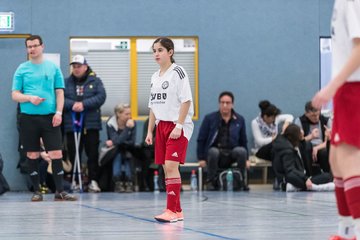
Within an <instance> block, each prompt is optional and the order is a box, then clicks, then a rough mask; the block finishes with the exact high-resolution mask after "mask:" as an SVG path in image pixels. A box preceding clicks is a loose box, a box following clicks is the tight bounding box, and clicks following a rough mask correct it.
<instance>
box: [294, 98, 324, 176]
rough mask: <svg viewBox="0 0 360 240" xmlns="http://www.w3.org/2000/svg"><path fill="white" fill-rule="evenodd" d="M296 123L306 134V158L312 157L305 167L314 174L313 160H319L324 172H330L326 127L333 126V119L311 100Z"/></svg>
mask: <svg viewBox="0 0 360 240" xmlns="http://www.w3.org/2000/svg"><path fill="white" fill-rule="evenodd" d="M295 124H296V125H298V126H299V127H300V128H301V130H302V131H303V133H304V136H305V142H306V147H305V151H306V154H307V157H306V158H307V159H310V162H305V165H306V166H305V167H306V168H307V170H308V171H309V173H310V174H311V175H312V174H313V173H312V172H313V171H312V162H318V163H319V165H320V168H321V169H322V170H323V171H324V172H330V165H329V152H328V150H327V148H326V142H327V139H326V136H325V130H326V127H327V128H331V120H330V119H329V118H327V117H325V116H323V115H322V114H321V112H320V109H317V108H315V107H313V106H312V104H311V101H309V102H307V103H306V104H305V114H303V115H302V116H301V117H299V118H297V119H295ZM311 159H312V162H311Z"/></svg>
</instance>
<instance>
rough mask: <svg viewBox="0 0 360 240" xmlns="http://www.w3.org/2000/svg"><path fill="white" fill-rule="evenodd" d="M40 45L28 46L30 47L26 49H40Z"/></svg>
mask: <svg viewBox="0 0 360 240" xmlns="http://www.w3.org/2000/svg"><path fill="white" fill-rule="evenodd" d="M40 46H41V44H35V45H30V46H26V48H27V49H32V48H37V47H40Z"/></svg>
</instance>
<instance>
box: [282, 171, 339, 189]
mask: <svg viewBox="0 0 360 240" xmlns="http://www.w3.org/2000/svg"><path fill="white" fill-rule="evenodd" d="M285 180H286V182H288V183H291V184H292V185H294V186H295V187H297V188H300V189H302V190H306V178H304V176H298V175H297V174H293V173H290V174H288V175H287V176H286V177H285ZM332 180H333V177H332V175H331V174H330V173H321V174H318V175H315V176H313V177H312V178H311V182H312V183H314V184H325V183H329V182H331V181H332Z"/></svg>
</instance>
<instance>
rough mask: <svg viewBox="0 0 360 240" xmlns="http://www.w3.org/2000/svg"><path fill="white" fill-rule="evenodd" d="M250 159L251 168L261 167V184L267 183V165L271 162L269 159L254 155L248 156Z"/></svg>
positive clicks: (269, 165) (270, 164)
mask: <svg viewBox="0 0 360 240" xmlns="http://www.w3.org/2000/svg"><path fill="white" fill-rule="evenodd" d="M249 160H250V166H251V167H253V168H262V179H263V180H262V182H263V184H266V183H267V178H268V167H271V166H272V163H271V162H270V161H267V160H264V159H261V158H258V157H256V156H254V155H252V156H250V157H249Z"/></svg>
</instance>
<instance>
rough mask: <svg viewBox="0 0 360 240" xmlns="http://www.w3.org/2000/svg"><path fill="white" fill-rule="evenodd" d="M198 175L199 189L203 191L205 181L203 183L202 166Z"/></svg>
mask: <svg viewBox="0 0 360 240" xmlns="http://www.w3.org/2000/svg"><path fill="white" fill-rule="evenodd" d="M198 175H199V179H198V180H199V181H198V182H199V191H200V192H201V191H202V187H203V183H202V181H203V174H202V167H199V168H198Z"/></svg>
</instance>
